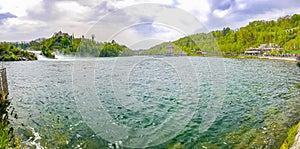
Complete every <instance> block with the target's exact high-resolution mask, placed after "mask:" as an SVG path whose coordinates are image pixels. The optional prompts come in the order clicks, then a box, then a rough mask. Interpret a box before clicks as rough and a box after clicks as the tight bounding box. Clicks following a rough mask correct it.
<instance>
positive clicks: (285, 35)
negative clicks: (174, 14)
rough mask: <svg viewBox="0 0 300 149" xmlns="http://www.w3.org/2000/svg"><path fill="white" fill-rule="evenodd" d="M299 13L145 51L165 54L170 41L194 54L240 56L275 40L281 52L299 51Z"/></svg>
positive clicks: (193, 36) (146, 52) (199, 35)
mask: <svg viewBox="0 0 300 149" xmlns="http://www.w3.org/2000/svg"><path fill="white" fill-rule="evenodd" d="M299 35H300V15H299V14H295V15H293V16H285V17H281V18H279V19H278V20H276V21H274V20H272V21H264V20H261V21H253V22H250V23H249V24H248V25H247V26H245V27H241V28H240V29H238V30H231V29H230V28H228V27H227V28H224V29H223V30H217V31H212V32H210V33H198V34H194V35H191V36H187V37H184V38H181V39H178V40H176V41H174V42H172V43H163V44H160V45H157V46H155V47H152V48H150V49H149V50H146V51H144V52H143V54H146V55H156V54H163V53H164V52H165V50H166V47H167V45H168V44H172V45H173V46H174V47H175V49H176V48H179V49H181V50H183V51H185V52H187V53H188V55H194V54H196V53H197V51H207V52H209V53H210V52H212V53H215V52H217V51H221V52H222V54H223V55H238V54H242V53H244V51H245V50H247V49H248V48H250V47H258V46H259V45H260V44H264V43H275V44H278V45H279V46H281V47H282V48H283V50H282V51H280V52H281V53H300V36H299Z"/></svg>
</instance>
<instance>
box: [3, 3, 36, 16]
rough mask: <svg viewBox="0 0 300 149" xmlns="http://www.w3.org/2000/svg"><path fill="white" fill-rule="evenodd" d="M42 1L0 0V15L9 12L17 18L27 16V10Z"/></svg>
mask: <svg viewBox="0 0 300 149" xmlns="http://www.w3.org/2000/svg"><path fill="white" fill-rule="evenodd" d="M41 1H42V0H1V3H0V8H1V9H0V13H4V12H10V13H11V14H14V15H16V16H18V17H23V16H26V15H27V10H28V9H30V8H33V7H35V6H36V5H38V4H39V3H40V2H41Z"/></svg>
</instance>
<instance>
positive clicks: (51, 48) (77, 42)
mask: <svg viewBox="0 0 300 149" xmlns="http://www.w3.org/2000/svg"><path fill="white" fill-rule="evenodd" d="M22 46H23V47H27V48H29V49H32V50H38V51H41V52H42V54H43V55H44V56H46V57H49V58H54V57H55V54H63V55H76V56H82V57H86V56H92V57H111V56H112V57H114V56H129V55H133V52H132V51H131V50H130V49H128V48H127V47H126V46H124V45H119V44H118V43H116V42H115V41H114V40H113V41H112V42H104V43H98V42H96V41H94V40H91V39H85V38H74V36H70V35H68V34H67V33H62V32H58V33H55V34H54V35H53V36H52V37H51V38H48V39H42V40H41V41H31V42H30V43H29V44H28V45H22Z"/></svg>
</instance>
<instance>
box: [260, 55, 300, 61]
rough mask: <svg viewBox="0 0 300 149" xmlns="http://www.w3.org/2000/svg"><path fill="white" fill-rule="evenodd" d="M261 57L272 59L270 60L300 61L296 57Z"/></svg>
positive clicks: (261, 57) (262, 57)
mask: <svg viewBox="0 0 300 149" xmlns="http://www.w3.org/2000/svg"><path fill="white" fill-rule="evenodd" d="M258 58H260V59H270V60H284V61H292V62H298V61H297V59H296V57H273V56H259V57H258Z"/></svg>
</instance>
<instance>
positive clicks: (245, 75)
mask: <svg viewBox="0 0 300 149" xmlns="http://www.w3.org/2000/svg"><path fill="white" fill-rule="evenodd" d="M144 59H145V58H144ZM144 59H141V58H139V57H130V58H120V59H117V58H101V59H91V60H82V62H78V61H74V60H70V61H66V60H64V61H59V60H54V61H33V62H10V63H5V64H4V65H5V66H6V67H7V75H8V81H9V89H10V95H9V98H10V99H12V105H13V106H14V107H15V113H17V115H18V118H17V119H12V124H13V125H14V127H16V128H18V129H16V130H17V131H16V132H19V133H23V134H24V132H25V135H24V138H26V137H27V138H26V139H25V140H27V139H28V138H29V137H30V136H32V135H31V134H30V133H29V132H30V130H31V128H34V130H35V131H36V132H37V133H39V136H40V137H41V139H40V140H35V141H36V142H38V143H40V144H41V145H42V146H46V147H48V148H54V147H56V148H80V147H82V148H99V147H110V148H116V147H121V146H122V144H124V141H121V140H116V141H114V142H107V141H105V140H104V139H101V137H99V135H100V136H101V133H103V132H104V131H107V130H102V129H101V128H102V127H99V128H98V129H94V128H93V127H91V124H89V123H86V118H93V119H92V120H94V121H97V120H100V119H101V118H103V116H104V115H99V114H98V115H90V114H91V112H93V111H97V109H93V108H91V107H93V106H94V107H96V108H97V106H98V107H100V105H102V106H103V107H101V108H102V109H106V110H107V112H106V114H107V115H109V116H110V117H111V118H112V120H113V122H111V123H116V124H119V125H124V126H130V127H131V128H136V129H138V130H140V129H141V128H145V129H146V128H149V129H147V130H149V131H148V133H149V134H155V133H157V134H158V135H160V134H164V133H165V134H168V131H169V132H172V129H171V128H177V126H185V127H184V128H183V130H181V131H179V132H177V133H176V137H175V138H173V139H171V140H169V139H168V136H165V137H163V138H159V139H162V140H163V139H166V141H167V142H165V143H163V144H160V145H157V146H154V147H153V148H167V147H178V146H183V147H184V148H192V147H195V148H206V147H207V148H213V147H224V148H228V147H229V148H232V147H235V148H245V147H247V146H251V147H252V148H259V147H265V148H278V146H279V145H280V144H281V142H282V141H283V140H284V137H285V131H286V129H287V127H288V126H290V125H292V124H293V123H295V122H297V121H299V120H300V115H299V112H300V100H299V87H298V86H299V82H300V75H299V69H298V68H297V66H296V64H294V63H290V62H281V61H264V60H237V59H218V60H222V62H223V63H224V66H225V68H224V70H226V75H222V76H220V75H216V73H218V71H217V70H221V69H222V66H220V65H215V64H213V63H210V62H209V60H208V59H206V58H200V57H191V58H188V61H189V62H190V66H191V67H188V66H184V65H183V64H185V63H186V62H187V58H185V57H176V58H160V59H153V60H144ZM146 59H147V58H146ZM175 61H176V64H178V66H174V64H175ZM116 62H119V64H118V63H117V64H118V65H116ZM120 62H122V63H120ZM137 62H139V63H137ZM172 62H174V63H172ZM86 63H90V64H92V65H87V67H86V68H85V69H84V67H83V64H86ZM131 64H136V65H132V67H131V69H130V71H125V70H126V69H127V68H128V67H129V66H131ZM179 64H180V65H179ZM81 65H82V66H81ZM179 66H180V67H179ZM181 66H182V67H181ZM81 68H82V69H81ZM125 68H126V69H125ZM178 69H181V70H184V71H181V72H178V71H176V70H178ZM74 70H76V71H74ZM79 70H82V77H83V79H81V80H80V79H79V80H80V81H81V82H84V81H90V80H93V82H94V84H92V85H91V89H92V90H84V91H85V93H80V94H82V95H83V97H84V98H86V101H90V99H89V96H87V95H90V97H97V98H96V99H97V100H96V102H97V104H94V105H93V103H92V104H91V103H88V104H86V105H85V104H84V102H82V104H80V105H78V101H77V99H78V98H76V97H78V95H79V92H75V93H74V92H73V90H74V84H73V83H74V82H72V80H73V81H74V80H76V78H77V76H80V74H74V72H76V73H79V72H80V71H79ZM89 70H93V71H92V72H88V71H89ZM122 70H124V71H122ZM85 74H92V75H91V76H84V75H85ZM122 74H124V76H125V77H121V76H122ZM185 74H189V75H185ZM214 75H216V76H217V78H221V79H220V80H218V81H215V80H214V79H212V78H214ZM74 76H75V78H74ZM191 76H193V77H191ZM216 76H215V78H216ZM77 79H78V78H77ZM84 79H86V80H84ZM79 80H78V82H80V81H79ZM183 80H184V81H183ZM123 81H127V82H123ZM187 82H188V83H187ZM218 82H219V83H223V84H218ZM117 84H119V85H117ZM195 84H196V85H195ZM222 85H223V86H225V87H224V88H226V92H225V90H224V95H223V96H222V98H220V96H221V95H222V94H217V93H215V92H216V91H219V90H220V89H221V87H219V86H222ZM72 86H73V87H72ZM75 86H76V85H75ZM85 86H86V85H85ZM77 87H80V86H79V85H77ZM193 87H194V88H193ZM218 87H219V88H218ZM75 89H76V88H75ZM77 89H78V88H77ZM83 89H84V87H83ZM118 91H119V92H118ZM220 92H222V91H221V90H220ZM117 97H119V98H117ZM125 97H126V98H125ZM127 97H128V98H127ZM194 97H195V98H194ZM121 99H131V100H121ZM188 99H189V100H188ZM221 99H222V101H220V100H221ZM83 100H84V99H83ZM132 101H135V102H132ZM186 101H189V102H186ZM219 106H220V108H218V107H219ZM85 109H86V110H85ZM182 109H187V110H185V111H182ZM189 109H191V110H189ZM86 111H90V113H89V115H85V114H82V112H86ZM178 111H180V112H178ZM80 112H81V113H80ZM184 112H186V113H184ZM180 113H181V114H182V115H180ZM189 113H190V114H189ZM184 116H185V117H184ZM189 116H190V118H191V119H189ZM176 117H180V118H181V117H183V118H182V119H178V120H177V119H176ZM168 118H169V119H172V121H170V122H169V121H167V120H168ZM92 120H91V121H92ZM187 120H189V121H187ZM166 122H169V123H166ZM171 122H172V123H171ZM109 124H110V123H109ZM97 125H98V124H97V123H96V124H94V125H93V126H97ZM99 126H100V123H99ZM101 126H106V125H101ZM158 126H162V129H160V130H161V131H163V130H165V131H166V132H161V131H155V129H154V128H157V127H158ZM206 127H207V129H206ZM151 128H153V129H151ZM180 128H181V127H180ZM95 130H96V131H97V132H95ZM133 130H134V129H133ZM178 130H179V129H178ZM151 131H153V132H151ZM108 132H109V130H108ZM139 132H140V131H132V132H129V133H128V136H129V138H127V139H128V140H130V136H136V137H135V139H136V140H137V138H138V137H140V138H141V139H142V138H143V136H142V135H139ZM174 134H175V133H174ZM137 136H138V137H137ZM33 137H34V136H33ZM120 137H122V136H120ZM144 137H146V136H144ZM103 138H105V137H103ZM105 139H107V138H105ZM152 139H155V135H153V136H152ZM31 141H32V140H31ZM147 142H151V141H147V140H146V143H147ZM153 142H155V141H153ZM146 143H145V144H146ZM149 144H150V143H149Z"/></svg>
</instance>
